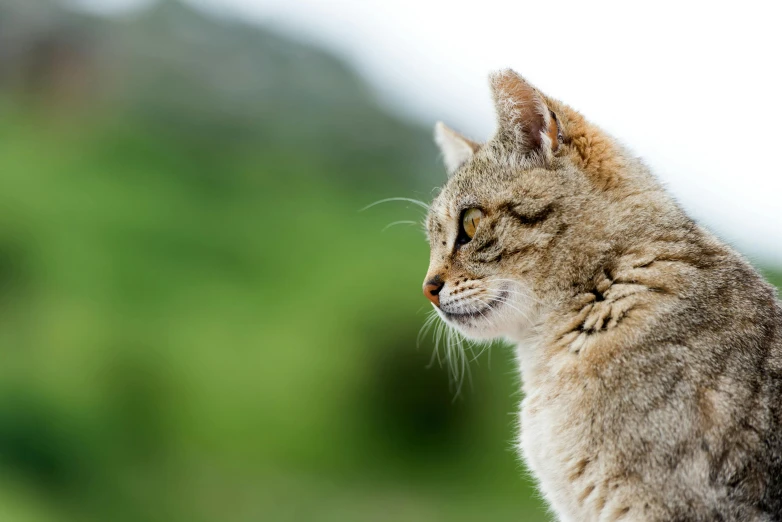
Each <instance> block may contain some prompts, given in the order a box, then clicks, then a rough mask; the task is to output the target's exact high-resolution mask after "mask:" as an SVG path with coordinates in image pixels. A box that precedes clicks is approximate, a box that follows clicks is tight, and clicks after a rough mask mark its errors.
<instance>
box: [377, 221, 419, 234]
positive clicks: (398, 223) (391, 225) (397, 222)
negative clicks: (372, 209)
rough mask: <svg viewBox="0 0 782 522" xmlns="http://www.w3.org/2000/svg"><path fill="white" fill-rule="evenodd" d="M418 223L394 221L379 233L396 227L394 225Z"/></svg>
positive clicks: (416, 222) (414, 222) (415, 222)
mask: <svg viewBox="0 0 782 522" xmlns="http://www.w3.org/2000/svg"><path fill="white" fill-rule="evenodd" d="M417 224H418V221H409V220H408V221H394V222H393V223H389V224H388V225H386V226H384V227H383V229H382V230H381V232H385V231H386V230H388V229H389V228H391V227H393V226H396V225H417Z"/></svg>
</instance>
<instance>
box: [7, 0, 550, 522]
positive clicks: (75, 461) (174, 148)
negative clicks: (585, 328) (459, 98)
mask: <svg viewBox="0 0 782 522" xmlns="http://www.w3.org/2000/svg"><path fill="white" fill-rule="evenodd" d="M9 6H10V7H9ZM1 7H2V8H3V9H0V40H2V43H3V45H2V48H3V49H4V51H5V54H3V55H2V57H0V86H2V93H3V94H2V96H0V115H1V116H2V117H1V118H0V180H2V190H0V208H2V209H3V210H2V212H0V342H2V346H4V347H5V351H4V354H5V357H4V364H3V365H2V367H1V368H0V463H2V465H1V466H0V485H2V487H0V491H2V493H0V519H2V520H29V521H49V520H65V521H76V520H117V521H122V520H128V521H146V520H149V521H154V520H165V521H172V520H188V521H190V520H196V521H198V520H203V521H211V520H225V519H229V520H236V521H241V520H248V521H249V520H253V521H255V520H275V521H276V520H281V521H282V520H324V521H327V520H340V521H342V520H427V521H431V520H478V519H486V518H489V519H492V520H519V517H520V516H524V514H525V513H526V514H527V519H529V520H542V519H544V518H545V517H544V513H543V511H541V510H540V508H539V504H538V503H537V502H536V501H535V500H533V495H534V493H533V491H532V489H531V488H530V487H529V484H528V483H527V482H526V481H525V479H524V478H523V474H522V472H521V470H520V468H519V464H518V461H517V460H516V458H515V456H514V453H513V450H512V447H511V442H512V439H513V432H514V423H515V415H514V414H513V412H514V410H515V406H514V402H515V401H516V400H517V397H516V396H515V390H516V386H515V384H514V383H515V377H514V374H513V369H512V364H511V362H510V357H509V354H508V353H507V351H506V350H504V349H502V348H501V347H496V348H495V349H494V351H495V354H494V355H493V360H491V361H490V360H489V357H488V354H484V355H483V356H482V357H481V358H479V360H478V361H476V363H475V364H473V371H472V373H473V375H472V384H471V386H470V385H465V388H464V390H463V391H462V393H461V395H459V396H457V394H456V390H455V388H454V387H453V385H452V384H451V383H449V379H448V375H447V372H446V371H445V370H443V369H441V368H439V367H438V366H437V364H435V365H434V366H433V367H432V366H430V359H431V355H432V351H433V346H432V344H431V342H430V341H429V340H424V341H423V342H422V344H421V346H420V347H417V346H416V336H417V334H418V331H419V328H420V326H421V325H422V324H423V321H424V319H425V315H424V313H423V312H424V311H426V310H428V308H427V306H425V305H426V302H425V300H424V299H423V298H422V296H421V295H420V281H421V278H422V277H423V274H424V271H425V270H426V265H427V261H428V249H427V245H426V243H425V241H424V238H423V235H422V233H421V232H420V227H409V226H407V225H400V226H398V227H393V228H390V229H388V230H386V231H384V227H385V225H387V224H388V223H391V222H393V221H398V220H415V221H419V220H420V219H421V217H422V214H421V211H420V209H418V208H417V207H415V206H413V205H407V204H403V203H402V204H400V203H389V204H387V205H379V206H376V207H373V208H371V209H368V210H366V211H364V212H359V210H360V209H361V208H362V207H364V206H366V205H367V204H369V203H371V202H373V201H375V200H378V199H382V198H386V197H392V196H408V197H410V196H411V197H418V198H421V199H424V200H428V199H430V197H431V190H432V187H434V186H436V185H437V184H439V183H440V182H441V180H442V176H443V174H442V170H441V168H440V166H439V162H438V160H437V152H436V151H435V149H434V147H433V145H432V144H431V137H430V132H429V131H428V130H426V129H421V128H418V127H416V126H413V125H411V124H409V123H406V122H403V121H400V120H398V119H396V118H394V117H392V116H390V115H389V114H387V113H386V112H384V111H383V110H381V109H380V108H379V107H378V105H377V103H376V101H375V99H374V97H373V95H372V93H371V92H370V91H369V90H368V89H367V87H366V86H365V85H364V83H363V82H362V81H361V80H360V78H358V77H357V76H356V75H355V74H354V73H353V72H352V71H350V70H349V69H348V68H347V67H345V65H344V64H342V63H341V62H340V61H338V60H336V59H335V58H333V57H332V56H329V55H328V54H325V53H323V52H321V51H318V50H317V49H313V48H310V47H308V46H305V45H302V44H299V43H296V42H293V41H290V40H288V39H285V38H283V37H281V36H279V35H277V34H274V33H273V32H270V31H268V30H265V29H259V28H256V27H251V26H247V25H243V24H241V23H238V22H236V21H231V20H225V19H215V18H211V17H209V16H207V15H205V14H203V13H199V12H197V11H194V10H192V9H191V8H189V7H187V6H184V5H183V4H179V3H176V2H164V3H160V4H158V5H156V6H153V7H152V8H150V9H149V10H146V11H144V12H142V13H139V14H136V15H133V16H132V17H127V18H123V19H97V18H91V17H88V16H86V15H81V14H76V13H71V12H68V11H64V10H60V9H59V8H58V7H57V6H56V5H55V4H53V3H49V2H43V1H40V2H32V1H30V2H27V1H24V2H17V3H15V4H11V3H5V4H3V5H2V6H1ZM489 366H491V370H490V369H489Z"/></svg>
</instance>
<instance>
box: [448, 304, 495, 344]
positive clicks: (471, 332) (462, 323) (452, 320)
mask: <svg viewBox="0 0 782 522" xmlns="http://www.w3.org/2000/svg"><path fill="white" fill-rule="evenodd" d="M437 312H438V313H439V314H440V317H441V318H442V319H443V321H445V323H446V324H448V325H449V326H451V327H452V328H454V329H455V330H457V331H458V332H459V333H460V334H462V335H463V336H464V337H466V338H467V339H471V340H474V341H490V340H493V339H496V338H498V337H502V336H503V335H505V334H506V332H504V331H501V330H498V328H497V326H496V324H495V323H494V322H493V321H492V320H491V318H490V314H492V313H493V312H494V311H493V310H483V311H481V312H480V313H449V312H444V311H443V310H438V311H437Z"/></svg>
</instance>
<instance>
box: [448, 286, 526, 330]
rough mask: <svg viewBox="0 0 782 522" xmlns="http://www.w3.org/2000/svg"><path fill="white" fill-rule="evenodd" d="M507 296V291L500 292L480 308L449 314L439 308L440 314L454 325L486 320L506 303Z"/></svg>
mask: <svg viewBox="0 0 782 522" xmlns="http://www.w3.org/2000/svg"><path fill="white" fill-rule="evenodd" d="M509 295H510V294H509V292H508V291H507V290H501V291H500V293H499V295H498V296H496V297H493V298H492V299H491V301H489V303H488V304H486V305H485V306H482V307H481V308H475V309H470V310H460V311H457V312H449V311H448V310H444V309H443V308H442V307H441V308H440V312H441V313H442V315H443V317H444V318H445V319H448V320H449V321H453V322H454V323H468V322H472V321H473V320H475V319H478V320H480V319H486V318H487V317H488V314H490V313H491V312H492V311H494V310H496V309H497V308H499V307H500V306H502V305H503V304H504V303H505V302H506V300H507V299H508V296H509Z"/></svg>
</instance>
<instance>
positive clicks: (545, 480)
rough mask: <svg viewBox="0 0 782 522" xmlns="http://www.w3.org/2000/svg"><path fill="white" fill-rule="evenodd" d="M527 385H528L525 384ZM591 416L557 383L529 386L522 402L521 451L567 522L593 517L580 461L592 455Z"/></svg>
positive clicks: (546, 493)
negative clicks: (589, 441) (588, 435)
mask: <svg viewBox="0 0 782 522" xmlns="http://www.w3.org/2000/svg"><path fill="white" fill-rule="evenodd" d="M525 388H526V387H525ZM588 423H589V419H588V418H585V412H583V411H578V409H577V407H576V405H574V404H573V403H571V401H569V400H568V397H567V394H563V393H561V390H557V389H556V386H541V387H538V388H536V389H532V390H531V389H526V390H525V398H524V400H523V401H522V404H521V423H520V424H521V430H520V441H519V446H520V450H521V453H522V455H523V457H524V460H525V461H526V463H527V465H528V466H529V468H530V470H531V471H532V473H533V475H534V476H535V477H536V479H537V480H538V482H539V484H540V489H541V491H542V493H543V494H544V495H545V497H546V498H547V500H548V501H549V502H550V503H551V505H552V506H553V507H554V509H555V511H556V512H557V514H558V515H559V519H560V520H561V521H563V522H565V521H570V520H574V521H575V520H579V521H581V520H590V518H591V513H588V512H586V511H585V509H586V508H585V504H584V502H583V500H584V499H582V498H580V497H581V492H580V489H579V488H581V486H582V485H581V484H580V483H581V481H582V480H581V479H582V477H579V476H577V475H578V473H577V472H578V469H579V463H581V462H584V461H585V459H590V458H592V452H591V451H590V448H589V447H588V445H587V443H586V442H585V440H584V434H585V431H587V430H588Z"/></svg>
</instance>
